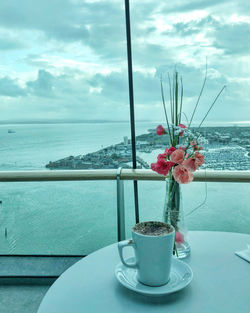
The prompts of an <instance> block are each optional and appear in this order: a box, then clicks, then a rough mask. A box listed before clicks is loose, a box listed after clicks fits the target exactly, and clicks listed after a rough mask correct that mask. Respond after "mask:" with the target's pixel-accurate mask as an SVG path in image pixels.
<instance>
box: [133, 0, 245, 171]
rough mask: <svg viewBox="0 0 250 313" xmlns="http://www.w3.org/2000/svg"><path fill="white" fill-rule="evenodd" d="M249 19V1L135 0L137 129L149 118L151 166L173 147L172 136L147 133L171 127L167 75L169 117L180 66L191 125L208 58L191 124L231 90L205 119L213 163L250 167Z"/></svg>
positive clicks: (147, 146) (220, 166)
mask: <svg viewBox="0 0 250 313" xmlns="http://www.w3.org/2000/svg"><path fill="white" fill-rule="evenodd" d="M249 20H250V6H249V3H248V1H240V0H233V1H230V3H229V2H228V1H209V2H207V1H192V2H190V1H182V0H181V1H174V2H169V1H157V3H156V2H155V1H151V0H149V1H143V2H141V1H131V24H132V44H133V57H134V90H135V105H136V120H137V127H138V128H139V125H140V124H141V123H142V121H144V123H145V120H147V121H148V124H147V125H145V134H147V135H145V136H144V138H141V139H139V140H141V141H142V142H143V145H144V147H143V148H139V149H138V155H139V156H141V157H142V158H145V159H147V160H148V163H151V162H153V161H155V160H156V155H157V154H158V153H159V152H162V151H163V150H164V149H165V147H166V146H167V145H168V140H167V139H166V138H167V136H162V137H161V138H160V137H159V136H158V137H157V135H156V134H155V132H152V133H150V132H148V129H151V128H152V126H153V128H154V129H155V128H156V126H157V125H159V124H162V125H163V126H164V127H166V126H167V125H166V121H165V116H164V110H163V105H162V101H161V91H160V78H161V77H162V80H163V85H164V93H165V100H166V106H167V112H168V116H170V105H169V103H170V100H169V99H170V97H169V85H168V73H169V75H170V78H172V75H173V71H174V70H176V71H178V72H179V74H180V75H181V76H182V80H183V86H184V98H183V112H184V113H185V115H184V114H183V115H182V123H183V124H185V125H189V121H190V119H191V116H192V112H193V110H194V108H195V105H196V103H197V99H198V96H199V93H200V90H201V88H202V84H203V81H204V77H205V72H206V62H207V79H206V84H205V87H204V91H203V94H202V96H201V98H200V102H199V105H198V107H197V110H196V112H195V115H194V117H193V121H192V124H191V126H193V127H197V126H199V124H200V122H201V121H202V119H203V117H204V116H205V115H206V113H207V111H208V110H209V108H210V105H211V104H212V103H213V101H214V100H215V98H216V96H217V95H218V93H219V92H220V90H221V88H222V87H223V86H226V89H225V90H223V92H222V94H221V95H220V97H219V98H218V100H217V101H216V103H215V105H214V107H213V108H212V110H211V111H210V112H209V114H208V116H207V118H206V119H205V121H204V123H203V124H202V129H201V132H202V133H203V134H204V135H205V137H206V138H207V139H208V140H209V145H207V146H206V148H207V149H208V151H206V152H205V155H206V168H207V169H209V170H210V169H213V170H249V169H250V158H249V153H250V127H249V126H250V121H249V114H250V103H249V90H250V88H249V87H250V81H249V74H250V58H249V56H250V46H249V43H248V40H246V38H248V36H249V34H250V23H249ZM151 122H155V123H154V124H153V125H152V123H151ZM156 149H158V150H157V151H156ZM143 150H144V151H147V150H148V152H151V154H149V153H148V154H145V153H144V154H143V152H144V151H143ZM154 152H155V153H154ZM149 155H151V156H149ZM203 168H204V167H203Z"/></svg>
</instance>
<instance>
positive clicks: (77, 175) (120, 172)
mask: <svg viewBox="0 0 250 313" xmlns="http://www.w3.org/2000/svg"><path fill="white" fill-rule="evenodd" d="M165 179H166V178H165V176H162V175H159V174H157V173H155V172H153V171H151V170H144V169H122V168H119V169H108V170H56V171H2V172H0V182H41V181H75V180H79V181H84V180H85V181H86V180H116V182H117V238H118V241H120V240H124V239H125V209H124V185H123V181H124V180H136V181H140V180H144V181H164V180H165ZM194 181H195V182H230V183H233V182H234V183H250V171H249V172H243V171H234V172H226V171H221V172H220V171H199V172H196V173H194Z"/></svg>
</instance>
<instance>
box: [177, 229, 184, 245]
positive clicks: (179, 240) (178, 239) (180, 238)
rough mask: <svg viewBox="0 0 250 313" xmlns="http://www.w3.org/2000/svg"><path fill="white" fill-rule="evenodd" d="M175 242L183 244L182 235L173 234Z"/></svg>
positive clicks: (178, 233)
mask: <svg viewBox="0 0 250 313" xmlns="http://www.w3.org/2000/svg"><path fill="white" fill-rule="evenodd" d="M175 241H176V242H177V243H183V242H184V236H183V234H182V233H180V232H178V231H177V232H176V233H175Z"/></svg>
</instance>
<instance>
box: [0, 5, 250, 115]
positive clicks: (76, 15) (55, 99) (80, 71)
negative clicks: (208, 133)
mask: <svg viewBox="0 0 250 313" xmlns="http://www.w3.org/2000/svg"><path fill="white" fill-rule="evenodd" d="M130 7H131V12H130V13H131V14H130V15H131V30H132V55H133V68H134V77H133V78H134V98H135V106H136V113H137V118H138V119H146V118H148V119H160V118H162V116H163V111H162V105H161V95H160V85H159V77H160V75H165V76H166V73H167V72H169V73H172V71H173V70H174V68H175V67H176V68H177V69H178V70H179V71H180V72H181V73H182V76H183V81H184V95H185V110H186V113H187V114H190V112H191V110H192V108H193V106H194V104H195V101H196V99H197V96H198V94H199V91H200V88H201V85H202V80H203V77H204V68H205V59H206V56H207V57H208V64H209V71H208V79H207V84H206V89H205V92H204V95H203V97H202V103H201V104H202V106H201V108H200V109H201V110H200V111H199V112H197V116H196V117H197V119H199V118H200V117H201V115H202V114H203V113H204V112H205V111H206V108H208V106H209V104H210V103H211V101H212V100H213V99H214V97H215V95H216V94H217V92H218V91H219V90H220V88H221V87H222V86H223V85H224V84H226V85H227V91H226V93H225V94H224V95H223V97H222V98H221V99H220V101H221V102H220V103H218V106H216V107H215V109H214V111H213V112H216V113H213V112H212V113H211V115H210V116H209V118H211V119H219V118H220V119H230V118H234V117H233V113H232V114H231V111H233V110H235V102H236V101H237V105H238V110H237V117H235V118H237V120H238V119H239V116H240V115H241V116H243V117H244V116H247V114H250V109H249V107H248V106H247V103H249V102H248V100H246V99H248V97H247V95H246V90H248V89H249V81H247V77H248V76H249V69H250V61H249V54H250V51H249V49H250V44H249V43H248V41H247V40H246V38H247V37H248V33H249V32H250V26H249V25H250V24H249V23H248V20H249V15H250V13H249V9H250V8H249V5H248V3H247V2H245V1H233V2H230V3H228V1H225V0H222V1H220V2H219V3H217V1H215V0H208V1H203V0H202V1H201V0H199V1H198V0H196V1H191V2H190V1H187V0H185V1H184V0H177V1H175V2H172V3H170V2H166V1H163V0H162V1H157V2H154V1H152V0H150V1H149V0H145V1H137V2H136V1H133V2H131V5H130ZM244 8H245V10H243V9H244ZM0 27H1V32H0V54H1V59H2V60H4V62H2V64H1V74H2V76H3V78H2V79H1V80H0V93H1V95H2V96H1V103H0V105H2V103H5V110H6V114H7V115H8V112H9V111H8V106H7V103H11V106H12V108H13V110H14V108H16V110H17V112H19V114H21V112H23V114H24V113H25V114H26V115H29V116H30V117H32V116H38V115H39V116H42V115H44V116H46V113H48V114H50V116H51V117H52V116H53V117H54V118H55V117H58V118H59V117H60V118H67V117H68V118H73V117H75V118H78V117H79V116H81V117H82V118H86V119H91V118H93V119H97V118H101V119H103V118H106V119H123V118H124V119H128V108H129V95H128V77H127V59H126V58H127V55H126V54H127V52H126V30H125V12H124V3H123V2H120V1H111V0H109V1H105V2H104V1H81V0H54V1H49V0H44V1H38V2H37V3H36V6H35V5H34V3H33V1H31V0H23V1H22V5H20V3H19V2H18V1H17V0H9V1H1V2H0ZM239 82H240V83H239ZM20 86H22V88H21V87H20ZM165 87H166V96H167V94H168V91H167V90H168V85H167V82H166V86H165ZM10 97H11V98H10ZM167 105H168V104H167ZM225 106H227V110H226V111H227V112H230V113H227V114H225ZM200 112H201V113H200ZM12 113H13V112H12Z"/></svg>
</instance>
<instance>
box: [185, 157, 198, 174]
mask: <svg viewBox="0 0 250 313" xmlns="http://www.w3.org/2000/svg"><path fill="white" fill-rule="evenodd" d="M182 165H183V166H185V167H186V168H187V169H188V170H189V171H191V172H194V171H196V170H197V168H198V164H196V162H195V159H193V158H188V159H186V160H184V161H183V163H182Z"/></svg>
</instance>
